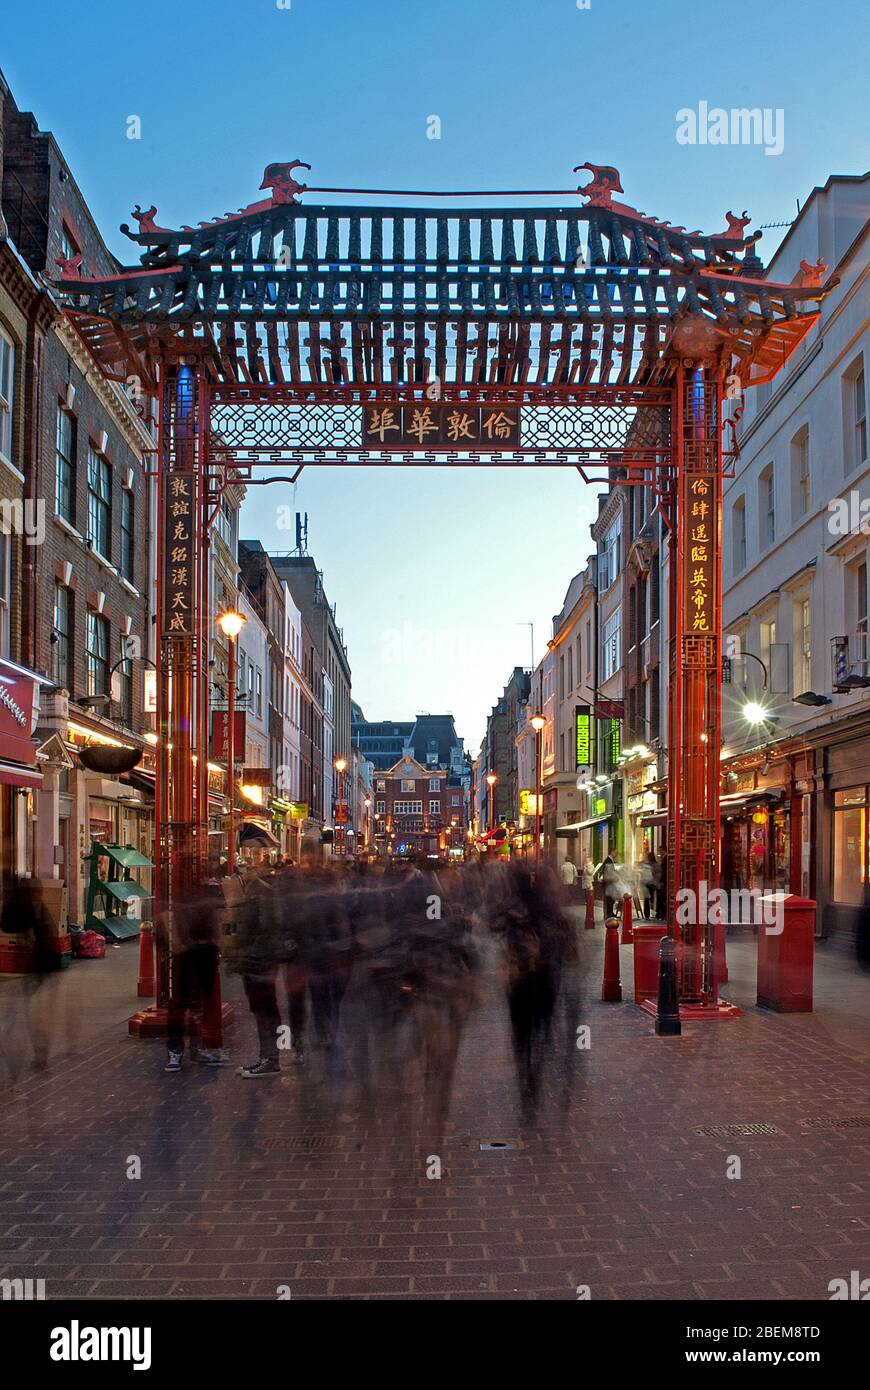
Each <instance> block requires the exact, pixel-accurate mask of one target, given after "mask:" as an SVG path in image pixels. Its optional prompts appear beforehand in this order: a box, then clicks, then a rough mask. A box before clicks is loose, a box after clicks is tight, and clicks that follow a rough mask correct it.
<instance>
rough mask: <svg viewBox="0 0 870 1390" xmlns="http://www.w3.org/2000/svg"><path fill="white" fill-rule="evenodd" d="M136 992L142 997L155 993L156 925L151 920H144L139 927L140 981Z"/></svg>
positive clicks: (148, 997)
mask: <svg viewBox="0 0 870 1390" xmlns="http://www.w3.org/2000/svg"><path fill="white" fill-rule="evenodd" d="M136 993H137V995H138V996H139V998H140V999H151V998H152V997H153V994H154V927H153V925H152V924H151V922H142V923H141V925H140V927H139V981H138V983H137V985H136Z"/></svg>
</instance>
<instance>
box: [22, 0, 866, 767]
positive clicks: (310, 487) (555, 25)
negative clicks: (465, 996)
mask: <svg viewBox="0 0 870 1390" xmlns="http://www.w3.org/2000/svg"><path fill="white" fill-rule="evenodd" d="M284 2H285V3H286V0H284ZM10 9H11V7H7V13H6V14H5V15H4V21H3V32H2V48H0V66H2V68H3V71H4V72H5V75H6V78H7V81H8V82H9V84H10V86H11V88H12V91H13V93H14V95H15V98H16V100H17V102H18V105H19V106H20V107H21V108H23V109H30V110H33V111H34V112H35V114H36V116H37V119H38V121H39V124H40V126H41V127H42V128H43V129H50V130H52V131H53V132H54V134H55V136H56V138H57V140H58V142H59V144H60V146H61V148H62V150H63V152H64V154H65V156H66V158H67V159H68V160H69V161H70V163H71V165H72V167H73V170H74V172H75V175H76V178H77V179H78V182H79V184H80V185H81V188H82V190H83V192H84V194H85V196H86V197H87V199H88V201H89V203H90V205H91V208H92V210H93V212H94V214H95V216H96V218H97V221H98V223H99V224H100V226H101V228H102V230H103V233H104V235H105V236H106V238H107V240H108V242H109V244H110V246H111V247H112V249H113V250H115V251H116V252H117V253H118V254H120V255H124V256H128V255H129V243H127V242H126V241H125V239H124V238H123V237H122V236H121V235H120V234H119V233H118V232H117V230H116V229H117V227H118V224H119V223H120V222H122V221H127V220H129V213H130V210H131V208H132V207H133V204H134V203H141V204H142V205H143V206H145V207H147V206H148V205H149V204H150V203H151V202H152V201H153V202H154V203H156V205H157V207H158V210H159V217H158V221H159V222H160V223H161V224H162V225H164V226H173V225H178V224H180V223H181V222H190V223H194V224H195V222H196V221H198V220H200V219H205V218H207V217H210V216H214V215H216V214H219V213H223V212H225V211H227V210H228V209H230V208H237V207H239V206H241V205H244V204H245V203H247V202H250V201H252V200H253V199H254V198H256V197H257V196H258V194H257V190H258V186H259V183H260V178H261V175H262V171H263V168H264V167H265V165H266V164H267V163H269V162H271V161H273V160H288V159H293V158H300V159H305V160H307V161H308V162H310V163H311V164H312V166H313V169H312V172H311V174H310V175H308V176H307V178H308V181H309V182H310V183H312V184H324V185H339V186H344V187H366V186H369V187H391V188H463V187H466V188H490V187H491V188H505V189H510V188H523V187H532V188H564V189H569V188H573V187H574V186H576V183H577V182H578V181H579V176H573V175H572V173H571V169H572V166H573V165H575V164H580V163H582V162H583V161H584V160H590V161H591V162H593V163H599V164H614V165H616V167H617V168H618V169H619V170H620V171H621V175H622V183H623V187H624V189H625V194H624V201H625V202H627V203H629V204H631V205H632V206H634V207H637V208H639V209H641V210H643V211H645V212H647V213H649V214H651V215H655V216H657V217H661V218H667V219H669V220H670V221H671V222H674V223H682V224H684V225H685V226H687V227H689V228H694V227H700V228H702V229H704V230H709V231H716V230H719V229H721V228H722V227H724V225H725V220H724V214H725V211H726V209H730V210H733V211H734V212H736V213H740V212H742V210H743V209H744V208H747V209H748V210H749V212H750V213H751V214H752V218H753V223H752V225H753V226H757V225H758V224H759V223H765V222H779V221H783V220H785V219H787V218H789V217H792V216H793V215H794V212H795V200H796V199H797V198H800V199H801V201H803V200H805V198H806V197H807V195H808V193H809V192H810V190H811V189H812V187H813V186H814V185H815V184H817V183H823V182H824V181H825V179H826V178H827V177H828V175H829V174H831V173H862V172H864V170H865V169H866V167H867V165H868V150H867V144H868V142H867V138H866V137H867V131H868V129H870V122H868V96H867V91H868V84H867V58H868V53H867V49H868V44H867V34H868V25H867V11H866V4H865V3H864V0H833V3H829V4H826V5H825V6H822V7H819V8H805V7H803V6H798V5H795V4H794V3H793V2H792V3H788V0H762V3H757V0H755V2H754V3H743V2H742V0H741V2H740V3H729V4H725V5H712V4H710V5H706V6H695V7H691V8H690V7H687V6H685V5H684V4H682V3H679V0H662V2H661V3H656V0H643V2H641V0H632V3H630V4H626V3H620V4H618V3H614V2H613V0H592V3H591V7H590V8H589V9H588V10H582V9H578V7H577V4H576V2H575V0H506V2H505V3H498V0H290V7H289V8H280V7H279V4H278V3H276V0H244V3H243V2H242V0H238V3H229V0H187V2H186V3H184V4H181V3H178V0H174V3H171V4H170V3H167V0H152V3H150V4H148V5H147V6H136V5H119V4H118V3H117V0H115V2H114V3H109V0H89V3H88V5H87V7H86V8H85V9H84V10H83V11H81V13H80V14H79V15H78V16H75V15H74V12H73V11H71V10H70V8H69V6H68V5H61V4H59V3H53V0H49V3H43V4H41V5H39V6H35V5H34V6H30V7H27V8H25V7H23V6H16V7H15V12H13V13H10V12H9V10H10ZM701 101H705V102H707V104H708V106H710V107H716V106H720V107H725V108H731V107H745V106H750V107H751V106H759V107H769V108H774V109H776V108H781V109H782V111H783V113H784V134H785V140H784V149H783V152H782V153H781V154H780V155H776V156H769V155H766V154H765V153H764V149H763V148H762V147H760V146H735V147H732V146H715V145H695V146H687V145H680V144H678V143H677V142H676V139H675V131H676V124H677V122H676V112H677V111H678V110H679V109H681V108H684V107H691V108H697V106H698V103H699V102H701ZM131 115H137V116H139V117H140V118H141V122H142V138H141V139H140V140H128V139H127V136H126V131H127V118H128V117H129V116H131ZM432 115H437V116H439V117H440V119H441V139H440V140H430V139H427V138H426V129H427V118H428V117H430V116H432ZM584 177H585V176H584ZM780 235H781V233H779V232H776V231H770V232H767V233H766V234H765V237H764V240H763V241H762V243H761V246H760V251H761V254H762V256H763V257H764V258H765V259H769V257H770V254H771V251H772V249H773V247H774V245H775V244H776V239H777V238H778V237H779V236H780ZM595 493H596V489H595V488H586V487H585V486H584V485H583V483H582V482H581V481H580V480H579V478H578V476H577V474H576V473H574V472H573V471H572V470H564V471H560V470H555V469H551V470H547V471H546V472H543V473H542V474H541V475H540V476H538V477H535V476H534V475H533V473H532V472H531V470H525V469H523V470H497V471H496V470H486V471H481V472H478V473H475V472H474V471H473V470H471V469H445V470H442V469H438V470H435V471H431V472H430V471H426V470H422V469H414V470H409V471H404V470H402V471H400V470H385V471H375V470H353V471H351V472H347V471H345V472H342V473H341V474H339V472H338V471H337V470H335V469H322V470H318V469H315V468H309V469H307V470H306V471H305V472H304V473H303V475H302V478H301V479H300V482H299V484H298V486H297V489H296V496H295V504H296V506H297V507H298V508H299V509H300V510H304V511H307V512H308V513H309V516H310V549H311V552H312V553H313V554H314V555H315V556H316V558H317V561H318V563H319V564H320V565H321V566H322V567H323V569H324V571H325V579H326V586H327V591H328V594H329V597H330V600H331V601H332V602H334V603H336V604H337V608H338V620H339V623H340V624H341V625H342V627H343V628H344V633H345V638H346V641H347V643H348V647H349V653H350V660H351V665H352V668H353V672H354V694H355V697H356V698H357V699H358V700H359V701H360V703H361V704H362V705H363V708H364V709H365V711H366V714H367V715H368V716H369V717H395V718H399V719H405V718H409V717H411V716H413V715H414V714H415V713H417V712H418V711H421V710H430V711H433V712H435V711H440V710H444V709H451V710H452V711H453V712H454V714H455V716H456V719H457V724H458V727H459V731H460V733H462V734H464V735H465V737H466V740H467V742H468V743H469V744H470V745H471V746H475V747H476V744H477V742H478V741H479V739H480V735H481V732H482V730H483V725H484V721H485V717H486V713H487V712H488V710H489V708H490V707H491V705H492V703H493V702H494V700H495V699H496V697H497V695H498V694H499V692H500V690H501V687H502V684H503V682H504V680H505V679H506V677H507V676H508V674H509V671H510V668H511V666H513V665H514V664H527V663H528V660H529V633H528V628H526V627H523V626H520V624H523V623H528V622H529V621H533V622H534V623H535V645H536V656H538V657H539V656H540V654H541V652H542V651H543V645H544V642H545V640H546V638H547V636H548V635H549V631H550V620H551V617H552V615H553V613H554V612H556V611H558V609H559V608H560V607H561V603H562V599H563V596H564V593H565V590H566V588H567V585H568V582H569V580H570V578H571V576H572V575H573V574H574V573H576V571H577V570H578V569H580V568H582V566H583V565H584V564H585V560H586V556H587V554H588V553H589V550H590V541H589V532H588V524H589V521H590V520H591V519H592V516H593V515H594V513H595V509H596V502H595ZM293 502H294V498H292V497H291V496H290V495H289V490H287V489H280V490H279V488H277V487H275V488H270V489H260V490H258V491H257V492H256V493H255V494H254V496H253V498H252V500H251V502H249V503H247V504H246V507H245V512H244V514H243V525H242V530H243V533H244V534H246V535H252V536H258V537H259V538H260V539H261V540H262V541H263V542H264V544H266V545H268V546H269V547H270V548H274V549H282V548H287V547H289V545H291V544H292V538H291V537H289V536H288V533H287V532H286V531H281V530H280V529H278V525H277V523H278V518H279V516H280V511H279V509H280V508H281V507H283V506H286V505H287V504H288V503H290V504H292V503H293Z"/></svg>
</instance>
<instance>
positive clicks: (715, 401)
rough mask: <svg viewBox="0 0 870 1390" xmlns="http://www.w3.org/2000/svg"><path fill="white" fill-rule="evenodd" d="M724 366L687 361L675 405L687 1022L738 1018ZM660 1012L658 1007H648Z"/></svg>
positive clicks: (677, 786) (679, 868)
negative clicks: (727, 899)
mask: <svg viewBox="0 0 870 1390" xmlns="http://www.w3.org/2000/svg"><path fill="white" fill-rule="evenodd" d="M721 386H722V368H721V366H717V364H716V363H715V362H714V361H712V360H698V359H695V358H688V359H682V360H681V361H680V363H679V365H678V368H677V378H676V385H675V391H674V403H673V408H672V417H673V418H672V445H673V447H672V458H673V474H674V492H673V496H672V502H673V506H672V512H671V519H672V525H671V537H670V589H669V613H670V633H671V641H670V677H671V679H670V692H671V698H670V705H669V711H668V714H669V723H668V729H669V741H668V742H669V746H668V905H667V910H668V934H669V935H670V936H671V937H673V938H674V939H675V940H676V942H677V943H678V962H679V1000H680V1014H681V1017H683V1018H689V1019H692V1018H697V1019H707V1018H726V1017H733V1016H734V1015H735V1014H736V1013H738V1012H739V1010H736V1009H734V1008H733V1006H731V1005H728V1004H720V1002H719V1000H718V985H719V980H718V973H717V963H718V962H717V954H718V953H717V949H716V946H717V943H716V940H715V924H714V923H713V922H711V921H709V920H708V919H709V914H708V912H707V911H706V905H707V903H708V900H709V894H710V891H711V889H712V888H713V887H717V886H718V882H719V749H720V742H721V739H720V726H721V703H722V458H721V438H722V432H721ZM650 1011H651V1012H654V1007H651V1008H650Z"/></svg>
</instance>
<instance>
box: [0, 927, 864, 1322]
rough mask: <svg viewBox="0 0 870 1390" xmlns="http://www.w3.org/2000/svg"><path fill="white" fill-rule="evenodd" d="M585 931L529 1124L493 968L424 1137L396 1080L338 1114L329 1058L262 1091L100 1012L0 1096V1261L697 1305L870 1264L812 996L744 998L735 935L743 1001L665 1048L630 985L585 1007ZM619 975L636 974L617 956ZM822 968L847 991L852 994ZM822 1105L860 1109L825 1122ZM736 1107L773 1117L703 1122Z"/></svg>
mask: <svg viewBox="0 0 870 1390" xmlns="http://www.w3.org/2000/svg"><path fill="white" fill-rule="evenodd" d="M581 945H582V963H581V975H582V977H583V983H582V988H581V1002H580V1005H579V1008H578V1013H577V1017H576V1019H575V1018H573V1016H572V1017H570V1018H568V1019H567V1020H565V1027H564V1029H563V1030H561V1031H560V1033H559V1036H558V1037H556V1038H554V1041H553V1049H552V1057H551V1062H550V1067H549V1070H548V1072H547V1076H546V1081H545V1086H544V1095H543V1099H542V1103H541V1108H540V1112H539V1115H538V1118H537V1120H536V1121H535V1122H534V1123H531V1124H523V1122H522V1120H521V1118H520V1117H519V1115H518V1111H517V1106H516V1101H515V1083H514V1078H513V1074H512V1062H511V1054H510V1046H509V1038H508V1033H507V1028H506V1019H505V1013H504V1005H503V1001H502V997H501V995H500V993H499V988H498V985H497V982H496V981H495V979H494V978H493V976H492V975H491V974H488V975H487V979H486V981H485V984H484V987H483V991H482V998H481V1002H480V1005H479V1007H478V1010H477V1011H476V1013H475V1014H474V1015H473V1017H472V1020H471V1022H470V1024H469V1026H468V1028H467V1031H466V1034H465V1037H464V1039H463V1043H462V1049H461V1055H460V1059H459V1064H458V1068H457V1074H456V1085H455V1091H454V1097H453V1105H452V1111H451V1119H452V1128H451V1130H450V1135H449V1139H448V1140H447V1141H446V1142H445V1143H444V1144H442V1145H441V1146H440V1148H438V1149H437V1150H435V1149H433V1148H432V1147H431V1144H430V1143H429V1142H427V1140H426V1137H425V1136H418V1137H415V1136H414V1133H413V1125H412V1123H411V1122H410V1121H408V1122H406V1121H405V1120H403V1118H402V1110H403V1105H402V1100H403V1098H402V1097H401V1096H400V1095H397V1094H389V1095H384V1096H383V1097H382V1102H381V1104H380V1106H379V1108H378V1109H379V1113H377V1114H371V1113H370V1114H368V1115H367V1116H361V1115H360V1114H358V1113H355V1112H354V1109H353V1103H352V1099H351V1101H350V1102H349V1101H348V1096H347V1093H346V1091H344V1090H342V1089H340V1088H339V1087H338V1086H337V1085H336V1084H333V1083H331V1082H330V1079H329V1076H328V1072H327V1060H326V1055H325V1054H324V1053H318V1052H315V1051H312V1052H311V1053H310V1055H309V1060H308V1064H307V1065H306V1067H305V1068H303V1069H294V1070H287V1071H285V1072H284V1074H283V1075H282V1076H281V1077H280V1079H270V1080H267V1081H262V1082H259V1083H255V1082H248V1081H245V1080H243V1079H242V1078H241V1077H239V1076H238V1075H237V1074H236V1073H235V1068H234V1067H233V1068H228V1069H226V1070H224V1071H207V1070H205V1069H204V1068H197V1067H194V1068H191V1069H189V1070H186V1071H185V1072H184V1073H183V1074H182V1075H181V1076H165V1075H164V1074H163V1072H162V1064H163V1057H164V1054H163V1050H162V1047H160V1046H159V1045H158V1044H148V1043H140V1042H134V1041H132V1040H130V1039H129V1038H128V1037H127V1036H126V1033H125V1032H124V1030H123V1028H122V1027H119V1026H117V1025H112V1026H106V1028H104V1030H103V1031H102V1032H101V1033H100V1034H99V1036H95V1037H88V1038H86V1039H85V1040H83V1041H82V1043H81V1046H80V1050H79V1051H78V1053H77V1054H76V1055H75V1057H74V1058H73V1059H72V1060H70V1061H67V1062H65V1063H60V1064H55V1065H54V1066H53V1068H52V1070H51V1072H50V1073H49V1074H47V1075H42V1076H30V1077H29V1079H27V1080H25V1081H23V1082H22V1083H20V1085H19V1087H18V1089H17V1091H16V1092H15V1093H14V1094H13V1095H9V1094H8V1093H7V1095H6V1098H5V1101H4V1102H3V1104H2V1106H0V1114H2V1126H0V1132H2V1138H0V1213H2V1214H0V1265H2V1269H0V1275H5V1276H9V1277H12V1276H20V1277H28V1276H30V1277H35V1278H39V1277H42V1278H44V1279H46V1281H47V1294H48V1297H52V1296H55V1297H61V1296H65V1295H66V1296H91V1297H100V1296H102V1297H110V1298H125V1297H126V1298H137V1299H139V1298H161V1297H165V1296H167V1295H170V1294H174V1295H176V1296H181V1297H190V1298H208V1297H213V1296H222V1297H252V1298H275V1297H276V1291H277V1289H278V1287H279V1286H281V1285H286V1286H288V1287H289V1289H290V1291H291V1293H292V1297H293V1298H294V1299H295V1298H304V1297H331V1298H415V1299H431V1298H451V1297H453V1298H457V1297H458V1298H476V1299H479V1298H484V1299H511V1298H513V1299H559V1298H564V1299H574V1298H576V1297H577V1293H576V1289H577V1286H578V1285H582V1284H585V1285H589V1287H590V1289H591V1296H592V1298H593V1299H625V1298H631V1299H635V1298H640V1299H699V1300H703V1299H710V1298H732V1299H751V1298H762V1299H795V1298H809V1299H826V1298H827V1297H828V1287H827V1286H828V1281H829V1280H830V1279H832V1278H834V1277H846V1278H848V1276H849V1272H850V1270H852V1269H857V1270H861V1271H862V1273H863V1275H867V1274H868V1273H870V1123H868V1121H867V1117H870V1074H868V1066H867V1060H868V1054H867V1050H866V1033H863V1034H862V1033H857V1034H856V1046H855V1048H854V1049H851V1048H850V1047H849V1046H848V1045H847V1042H846V1041H845V1040H844V1036H843V1034H844V1030H843V1029H842V1028H840V1029H836V1028H833V1027H832V1026H831V1017H830V1008H829V1006H828V1005H826V1006H825V1008H823V1009H822V1011H821V1012H820V1013H819V1014H815V1015H804V1016H785V1017H782V1016H780V1017H776V1016H769V1015H765V1014H761V1013H759V1012H758V1011H756V1010H755V1009H753V1008H752V1007H751V971H750V970H749V969H748V966H747V953H748V952H751V950H752V946H751V943H747V944H746V945H740V946H738V947H737V948H736V949H735V950H734V952H733V958H734V961H735V969H734V971H733V980H732V989H731V995H732V997H735V998H737V1000H738V1002H741V1003H746V1004H749V1005H750V1007H749V1009H748V1012H747V1013H746V1014H745V1015H744V1016H743V1017H742V1018H740V1019H738V1020H736V1021H733V1022H729V1023H720V1024H708V1025H694V1026H688V1027H686V1029H685V1030H684V1035H683V1037H682V1038H679V1039H661V1038H656V1037H655V1036H654V1034H653V1031H652V1020H651V1019H649V1018H648V1017H647V1016H645V1015H644V1014H641V1013H640V1012H639V1011H638V1010H637V1009H636V1008H635V1007H634V1005H633V1004H632V1003H631V1002H630V1000H629V1001H628V1002H625V1003H623V1004H621V1005H619V1004H611V1005H604V1004H601V1003H600V1002H599V1001H598V999H597V997H596V996H597V991H598V988H599V986H600V970H601V951H602V932H601V931H600V930H599V931H596V932H595V934H594V937H592V935H591V934H586V935H584V934H582V933H581ZM127 959H128V960H130V961H131V962H132V957H128V958H127ZM91 968H99V967H98V966H97V967H91ZM622 968H623V984H624V986H626V984H627V981H628V972H629V968H630V955H629V952H628V951H627V950H626V949H623V951H622ZM832 969H833V970H834V972H836V971H838V970H839V971H840V972H841V974H842V978H843V979H844V981H845V982H846V985H847V986H848V990H851V992H852V994H851V997H852V998H853V999H854V997H855V995H856V992H857V991H859V990H860V988H861V986H862V985H865V986H866V988H868V989H870V979H867V980H865V979H863V978H859V979H858V980H857V981H856V980H854V979H852V978H851V977H848V967H847V965H846V964H845V963H843V962H837V961H834V962H833V966H832ZM132 974H134V970H133V969H132V966H131V975H132ZM747 982H750V983H749V984H748V983H747ZM845 987H846V986H844V989H845ZM625 992H626V994H627V995H628V994H629V993H630V990H629V989H628V988H626V990H625ZM831 992H832V991H831V989H830V988H829V989H828V993H831ZM228 994H229V995H230V996H231V997H233V998H236V996H237V994H238V989H237V985H236V982H235V981H232V980H231V981H229V983H228ZM0 1007H2V996H0ZM865 1012H866V1011H865ZM237 1018H238V1022H237V1024H236V1025H235V1026H234V1027H233V1029H232V1030H231V1031H230V1033H229V1035H228V1042H229V1045H230V1047H231V1050H232V1054H233V1060H234V1062H241V1061H248V1060H250V1058H251V1057H252V1056H253V1055H254V1054H255V1051H256V1048H255V1046H254V1042H253V1035H254V1030H253V1028H252V1025H251V1020H250V1018H249V1016H248V1013H247V1009H246V1008H245V1006H244V1003H243V1002H242V1003H240V1005H239V1009H238V1014H237ZM578 1023H588V1024H590V1025H591V1028H592V1045H591V1048H590V1049H589V1050H588V1051H578V1050H577V1049H576V1047H574V1046H573V1043H572V1040H573V1034H574V1028H575V1027H576V1024H578ZM345 1042H346V1045H348V1046H352V1045H353V1044H352V1041H350V1042H349V1041H348V1040H347V1039H346V1040H345ZM404 1099H405V1101H406V1102H407V1106H408V1107H412V1103H413V1099H414V1097H413V1095H411V1096H408V1097H405V1098H404ZM838 1116H839V1117H842V1118H844V1119H848V1118H849V1117H864V1121H865V1123H864V1126H863V1127H862V1126H861V1125H860V1124H858V1123H855V1124H853V1125H852V1126H851V1127H848V1126H847V1127H844V1128H830V1127H828V1128H825V1127H823V1126H821V1125H819V1124H817V1123H815V1122H817V1121H819V1120H829V1119H830V1118H831V1117H838ZM737 1124H764V1125H768V1126H773V1127H775V1129H776V1131H777V1132H776V1133H774V1134H769V1135H762V1136H755V1137H750V1138H747V1137H727V1136H726V1137H716V1136H706V1135H701V1134H698V1133H697V1130H698V1129H699V1128H700V1127H702V1126H713V1125H737ZM482 1142H509V1143H515V1144H516V1145H517V1148H516V1149H511V1150H495V1151H481V1149H480V1144H481V1143H482ZM433 1153H437V1154H438V1156H439V1157H440V1158H441V1160H442V1164H443V1173H442V1177H441V1178H440V1179H435V1180H432V1179H429V1178H427V1176H426V1169H427V1158H428V1156H429V1155H431V1154H433ZM133 1155H138V1156H139V1157H140V1158H141V1161H142V1177H141V1179H140V1180H131V1179H128V1178H127V1176H126V1171H127V1166H128V1161H129V1158H130V1157H131V1156H133ZM730 1155H736V1156H738V1157H739V1158H740V1160H741V1163H742V1177H741V1178H740V1180H729V1179H728V1178H727V1177H726V1165H727V1161H728V1158H729V1156H730Z"/></svg>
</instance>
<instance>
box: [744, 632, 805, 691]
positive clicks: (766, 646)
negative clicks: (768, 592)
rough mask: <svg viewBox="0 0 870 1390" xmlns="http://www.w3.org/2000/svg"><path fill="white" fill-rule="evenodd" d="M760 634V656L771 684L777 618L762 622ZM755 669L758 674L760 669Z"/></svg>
mask: <svg viewBox="0 0 870 1390" xmlns="http://www.w3.org/2000/svg"><path fill="white" fill-rule="evenodd" d="M759 633H760V637H761V651H760V656H761V660H762V661H763V662H764V664H765V666H766V667H767V676H768V682H769V681H770V649H771V647H772V646H773V645H774V643H775V642H776V618H766V619H763V620H762V622H761V623H760V625H759ZM755 669H756V673H757V671H758V667H757V666H756V668H755ZM807 688H809V687H807ZM801 693H802V692H800V691H799V692H798V694H801Z"/></svg>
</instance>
